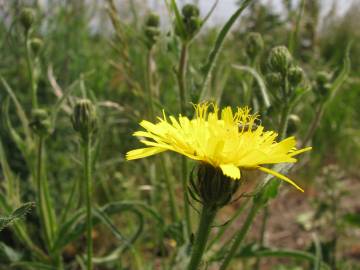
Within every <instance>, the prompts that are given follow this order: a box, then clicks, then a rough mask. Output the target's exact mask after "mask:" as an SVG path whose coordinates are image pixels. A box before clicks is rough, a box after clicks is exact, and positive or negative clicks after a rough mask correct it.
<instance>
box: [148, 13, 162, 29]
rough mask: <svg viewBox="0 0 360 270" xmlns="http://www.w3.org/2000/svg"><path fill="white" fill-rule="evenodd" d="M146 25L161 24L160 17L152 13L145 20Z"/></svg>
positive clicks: (155, 25) (154, 25) (156, 25)
mask: <svg viewBox="0 0 360 270" xmlns="http://www.w3.org/2000/svg"><path fill="white" fill-rule="evenodd" d="M145 26H147V27H159V26H160V17H159V15H158V14H156V13H150V14H149V15H148V17H147V18H146V21H145Z"/></svg>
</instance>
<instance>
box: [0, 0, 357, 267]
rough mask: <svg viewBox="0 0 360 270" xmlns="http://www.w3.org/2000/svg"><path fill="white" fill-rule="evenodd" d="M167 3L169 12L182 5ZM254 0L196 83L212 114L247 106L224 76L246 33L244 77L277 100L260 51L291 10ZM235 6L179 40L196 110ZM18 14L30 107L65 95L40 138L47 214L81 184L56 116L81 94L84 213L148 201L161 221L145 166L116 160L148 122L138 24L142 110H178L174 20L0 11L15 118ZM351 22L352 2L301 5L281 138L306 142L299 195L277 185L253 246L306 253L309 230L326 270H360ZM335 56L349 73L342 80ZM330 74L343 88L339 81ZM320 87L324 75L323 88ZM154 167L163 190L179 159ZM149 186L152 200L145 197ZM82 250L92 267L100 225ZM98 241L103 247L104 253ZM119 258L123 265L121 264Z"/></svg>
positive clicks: (42, 2)
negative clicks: (185, 44)
mask: <svg viewBox="0 0 360 270" xmlns="http://www.w3.org/2000/svg"><path fill="white" fill-rule="evenodd" d="M177 2H178V4H179V6H182V5H183V4H184V3H189V2H191V1H177ZM213 2H214V1H205V0H201V1H193V2H192V3H196V4H199V7H200V14H201V15H200V16H201V17H204V16H206V14H207V12H208V11H209V10H210V9H211V7H212V5H213ZM254 2H255V3H254V4H251V5H250V7H249V8H248V9H247V10H246V11H245V12H244V14H243V15H242V16H241V17H240V19H239V20H238V21H237V22H236V24H235V25H234V27H233V28H232V30H231V33H230V34H229V35H228V36H227V39H226V42H225V44H224V47H223V50H222V52H221V56H220V57H219V60H218V62H217V65H216V67H215V69H214V73H213V77H212V79H211V83H210V86H209V87H210V94H211V95H210V97H211V99H214V100H217V101H218V102H219V103H220V104H221V105H222V106H224V105H231V106H233V107H236V106H242V105H249V104H246V102H245V101H244V100H245V99H244V93H246V89H245V88H246V87H245V86H244V84H243V81H244V80H245V81H249V80H251V79H249V74H247V73H245V72H239V71H236V70H234V69H233V68H232V65H233V64H237V65H243V66H251V65H252V62H251V59H249V55H248V54H247V47H246V46H247V43H246V40H247V36H248V34H249V33H250V32H257V33H260V34H261V36H262V39H263V41H264V48H263V50H262V52H261V55H259V57H258V60H257V64H256V71H257V73H258V74H259V76H260V79H261V80H263V81H264V82H265V84H266V86H267V88H268V91H270V97H273V96H276V93H275V91H276V89H275V88H273V89H272V88H271V87H270V84H271V82H268V81H266V80H267V79H266V78H267V77H266V75H267V74H268V71H267V58H268V55H269V51H270V50H271V48H273V47H275V46H278V45H285V46H288V44H289V39H290V38H291V37H292V35H293V33H294V31H295V24H296V18H297V16H298V14H299V10H300V1H292V0H272V1H271V0H269V1H266V0H264V1H254ZM238 5H239V1H230V0H220V1H219V3H218V5H217V6H216V7H215V10H214V12H213V14H212V15H211V17H210V19H209V20H208V21H207V22H206V25H205V26H204V27H203V28H202V29H201V32H200V33H199V35H197V36H196V38H195V39H194V41H193V42H192V43H191V46H190V49H189V50H190V51H189V67H188V82H187V86H188V101H189V102H190V101H191V102H196V101H197V100H198V98H199V95H200V90H199V85H200V81H201V78H202V75H203V74H202V67H203V65H204V63H205V61H206V59H207V56H208V54H209V52H210V50H211V48H212V46H213V44H214V42H215V40H216V36H217V34H218V32H219V31H220V29H221V27H222V26H223V25H224V24H225V22H226V21H227V20H228V19H229V17H230V16H231V14H232V13H233V12H234V11H235V9H236V8H237V7H238ZM23 7H32V8H34V9H35V10H36V19H35V22H34V26H33V28H32V33H31V35H32V37H36V38H40V39H41V40H42V43H43V45H42V47H41V49H40V51H39V52H38V55H37V58H36V59H37V60H36V70H37V72H38V99H39V103H40V104H41V107H43V108H45V109H51V108H52V106H54V104H55V102H56V101H57V100H58V99H59V98H60V97H61V95H62V94H63V93H64V91H66V89H68V88H69V87H73V88H74V91H73V92H72V94H71V95H72V97H71V98H69V100H68V101H67V103H66V104H65V106H63V108H62V110H61V112H60V113H59V116H58V118H57V122H56V129H55V131H54V133H53V134H52V135H51V137H50V138H49V139H48V141H47V142H48V144H47V147H48V149H47V153H48V154H47V156H46V159H47V160H48V163H47V175H48V178H49V183H50V186H51V190H52V191H51V192H52V198H53V201H55V202H56V203H55V205H56V207H57V208H58V209H61V208H63V206H64V205H65V203H66V194H69V193H70V192H71V188H72V183H73V182H74V181H75V179H78V178H79V175H80V173H81V172H79V171H78V170H77V169H76V166H78V165H79V164H80V161H79V150H78V142H77V138H76V135H75V134H74V132H73V130H72V126H71V122H70V121H69V113H70V112H71V107H72V105H73V102H74V99H72V98H73V97H81V96H87V97H89V98H91V99H92V100H93V101H94V102H96V104H97V107H98V109H99V110H98V111H99V118H100V120H99V122H100V123H101V125H100V128H99V130H98V141H97V147H96V149H97V150H96V151H97V153H96V169H95V178H96V184H95V190H96V192H95V193H96V194H95V198H96V199H95V201H96V203H97V204H99V205H103V204H105V203H107V202H110V201H118V200H130V199H142V200H143V199H144V200H148V198H149V197H150V198H151V199H149V200H150V203H151V204H153V205H155V207H158V208H159V209H160V210H159V211H160V212H162V214H163V215H164V216H165V217H167V216H169V212H168V209H166V208H163V207H161V206H162V205H167V198H165V197H164V196H163V195H161V194H162V192H165V191H164V190H165V186H164V182H163V181H158V179H153V178H154V176H153V175H152V174H151V173H149V175H145V174H144V171H149V170H150V169H151V168H152V167H151V164H150V163H151V160H142V161H139V162H132V163H129V162H125V161H124V155H125V153H126V152H127V151H128V150H130V149H134V148H137V147H138V146H139V143H138V142H137V140H136V139H135V138H133V137H132V136H131V134H132V133H133V132H134V131H135V130H138V122H140V121H141V120H142V119H148V118H149V115H148V108H146V106H143V104H144V102H145V100H146V94H145V90H144V89H145V87H146V86H145V78H146V59H145V54H146V53H145V52H146V43H145V42H144V39H145V36H144V23H145V18H146V16H147V14H148V13H149V12H156V13H159V14H160V22H161V35H160V38H159V40H158V42H157V44H156V46H155V48H154V50H153V58H152V60H151V63H150V69H151V72H152V74H153V75H152V76H153V89H152V91H153V95H154V96H155V98H156V104H155V113H156V115H161V110H162V108H164V109H165V110H166V112H168V113H169V114H175V115H177V114H178V113H179V106H178V102H179V101H178V90H177V84H176V76H175V75H174V68H175V67H176V66H177V63H178V58H179V54H180V46H179V41H178V39H177V38H176V36H175V35H174V33H173V32H174V31H173V30H172V23H173V21H174V19H173V16H172V15H171V14H170V12H169V9H168V7H167V5H166V4H165V2H163V1H155V0H152V1H140V0H107V1H105V0H97V1H96V0H77V1H73V0H63V1H59V0H38V1H35V0H34V1H31V0H29V1H21V0H11V1H6V0H0V18H1V21H0V59H1V61H0V74H1V76H2V77H3V78H4V79H5V80H6V81H7V83H8V84H9V85H10V86H11V88H12V89H13V91H14V92H15V93H16V95H17V98H18V100H19V101H20V103H21V104H22V106H23V108H24V110H25V113H26V114H27V115H30V113H31V94H30V89H29V78H28V73H27V66H26V57H25V46H24V42H25V36H24V29H23V28H22V26H21V25H20V24H19V14H20V11H21V9H22V8H23ZM359 16H360V1H358V0H353V1H349V0H333V1H332V0H323V1H320V0H305V1H304V6H303V13H302V16H301V20H300V22H299V27H298V33H297V35H296V43H295V45H294V46H293V50H292V55H293V58H294V59H295V62H296V63H297V65H299V66H300V67H301V68H302V69H303V70H304V74H305V75H304V80H303V82H302V86H301V87H299V89H300V90H301V91H304V92H306V94H304V95H303V96H302V98H301V99H300V100H299V101H297V105H296V107H295V108H294V111H293V112H292V114H291V115H292V116H291V117H290V118H291V119H290V122H289V128H288V130H287V131H286V132H287V134H288V136H290V135H295V136H296V137H297V138H300V139H299V141H300V142H304V141H305V142H306V145H312V146H313V151H312V152H311V153H309V154H306V155H304V156H303V157H301V158H300V160H301V162H299V164H298V165H297V166H296V167H295V169H294V170H293V171H292V174H291V176H292V177H293V178H294V179H296V180H297V181H298V182H299V183H300V185H301V186H303V187H304V188H305V190H306V192H305V193H304V194H300V193H297V192H296V191H293V190H292V189H291V188H284V190H282V192H280V194H279V196H278V197H277V198H276V199H275V200H273V201H272V202H271V204H270V207H269V213H268V214H267V215H268V216H269V219H268V224H267V231H266V234H265V239H262V242H263V244H264V243H265V244H266V245H268V246H276V247H286V248H293V249H299V250H306V251H314V241H313V240H314V239H313V236H312V235H313V233H316V235H317V236H318V239H319V241H320V243H321V247H322V256H323V258H324V260H325V261H326V262H327V263H329V265H331V266H332V269H339V270H345V269H349V270H350V269H360V201H359V194H360V172H359V167H360V121H359V119H360V20H359ZM347 55H349V58H350V62H351V69H350V70H348V71H346V72H345V71H344V65H346V56H347ZM254 68H255V67H254ZM345 73H346V74H345ZM324 74H325V75H324ZM344 74H345V75H346V76H345V75H344ZM341 76H342V78H343V80H340V79H341V78H340V77H341ZM345 77H346V78H345ZM319 78H320V79H319ZM321 78H325V79H324V80H325V81H322V80H321ZM339 78H340V79H339ZM251 82H252V84H250V87H254V89H255V90H256V89H259V86H258V85H257V84H256V83H254V82H253V81H251ZM322 84H323V85H322ZM325 84H328V85H330V86H329V87H330V88H331V89H336V91H335V90H334V94H330V96H331V97H330V96H329V98H327V97H326V101H325V99H324V97H322V93H320V90H319V89H321V87H322V86H324V85H325ZM328 85H325V86H326V87H328ZM326 87H325V88H326ZM300 90H299V91H300ZM256 91H258V90H256ZM272 100H275V98H272ZM321 102H323V103H324V104H326V106H325V105H324V106H323V107H321V110H322V113H321V119H318V121H317V122H316V126H315V127H316V128H315V129H314V130H313V132H312V133H311V134H310V135H311V137H309V138H307V139H306V140H305V138H306V137H307V135H308V130H309V127H310V126H311V125H312V124H313V122H314V118H315V117H316V115H317V109H318V108H319V106H318V104H320V103H321ZM0 103H1V108H2V112H1V117H2V118H3V116H4V115H6V114H7V115H8V118H9V120H10V121H11V123H12V124H11V125H12V126H13V127H14V128H15V129H20V126H21V123H20V121H19V118H18V117H17V114H16V108H15V106H13V104H10V106H8V105H6V104H7V103H8V94H7V92H6V91H5V88H4V85H1V86H0ZM274 104H275V102H274ZM251 105H253V103H251ZM252 107H254V110H255V111H258V112H260V113H261V115H262V116H263V118H264V119H265V120H263V121H264V122H263V123H264V125H265V126H266V127H267V128H276V127H275V125H274V124H273V123H272V121H271V119H272V115H276V105H274V106H271V107H270V108H266V110H265V109H263V108H262V106H261V104H260V105H259V106H258V107H256V104H255V106H252ZM5 110H8V111H7V112H5ZM266 119H268V120H266ZM0 138H1V142H2V145H3V154H4V153H6V159H7V163H8V165H9V167H10V169H11V171H12V172H13V174H14V175H16V177H17V178H18V179H19V183H20V184H19V185H20V188H19V190H20V191H19V197H20V198H21V201H24V202H25V201H34V191H33V190H32V188H31V185H30V184H29V183H28V179H29V177H30V170H29V168H28V167H27V165H26V162H25V159H24V156H23V153H22V152H21V149H19V147H18V146H17V145H16V143H14V141H13V139H12V137H11V134H10V132H9V127H8V123H6V121H2V123H0ZM166 157H167V158H166V160H167V162H168V163H169V164H167V166H169V168H170V171H171V172H172V175H173V178H174V181H175V182H176V181H177V179H176V177H175V176H176V175H179V170H180V169H179V166H177V165H176V164H178V163H179V159H177V158H176V157H174V156H172V155H167V156H166ZM2 166H4V163H3V164H2ZM149 168H150V169H149ZM3 178H4V167H2V169H0V180H3ZM176 183H178V182H176ZM176 187H177V191H179V192H181V185H180V183H178V184H177V185H176ZM154 189H157V190H160V192H156V193H155V194H153V190H154ZM161 191H162V192H161ZM181 198H182V197H181V196H180V195H178V196H177V199H178V200H179V201H180V200H181ZM79 200H81V198H79ZM238 206H239V205H237V204H235V205H231V206H229V207H227V208H226V211H224V212H223V213H222V215H221V216H220V217H219V219H221V220H222V221H224V222H225V221H226V216H227V215H229V214H231V213H233V212H234V209H236V207H238ZM195 214H196V213H195ZM195 214H194V215H195ZM34 215H35V214H30V215H29V217H28V220H27V221H28V222H29V224H34V227H35V228H36V224H37V221H36V217H35V216H34ZM129 219H130V221H129V222H127V221H124V218H123V216H122V217H121V218H119V220H117V219H115V221H116V222H117V223H118V224H119V226H122V227H125V228H126V230H127V231H128V232H131V231H132V230H133V224H132V221H131V218H129ZM241 222H242V220H241V219H240V220H239V221H238V222H237V223H235V224H234V226H233V228H232V230H236V228H238V226H239V224H241ZM219 223H221V221H219ZM153 226H154V224H153V223H151V222H149V224H147V225H146V233H145V234H144V235H143V236H142V237H141V238H140V239H139V240H138V242H137V243H136V246H137V248H138V249H139V250H140V252H141V253H140V254H142V255H141V257H143V258H144V260H145V261H146V260H147V259H148V260H150V261H151V262H152V263H151V267H154V269H157V268H156V265H158V262H159V261H161V259H162V256H165V255H164V254H161V252H160V251H159V243H158V242H157V241H154V240H153V239H152V238H151V237H152V234H151V232H152V231H153ZM169 227H171V226H169ZM261 227H262V216H261V215H259V217H258V219H257V220H256V222H255V224H254V226H253V228H252V230H251V233H250V237H249V238H248V239H247V244H248V247H251V245H252V244H253V243H255V242H256V240H259V237H260V236H259V235H260V232H261ZM171 228H172V227H171ZM171 228H170V229H169V230H168V231H167V233H168V236H167V237H165V238H166V239H165V240H164V241H165V242H166V243H165V244H164V245H165V246H166V249H168V250H170V252H171V250H172V249H173V248H174V247H173V246H172V244H171V243H173V242H171V241H170V240H172V239H175V238H176V237H175V236H174V235H172V231H171ZM33 230H34V229H33ZM94 239H95V251H96V254H98V255H99V256H100V255H102V254H105V253H106V252H107V251H108V250H109V249H111V248H112V247H113V246H114V245H115V243H114V241H115V240H114V239H112V238H111V236H110V234H109V232H107V231H106V229H105V228H103V227H101V226H99V227H98V228H97V229H96V231H95V232H94ZM103 239H107V241H106V243H104V241H103ZM0 241H1V242H3V243H5V244H6V245H7V246H12V247H14V249H16V248H18V247H19V246H21V245H19V244H18V243H17V242H16V240H15V239H14V237H13V236H12V234H11V233H7V234H1V235H0ZM81 241H83V239H82V240H80V241H79V242H77V243H72V244H69V245H68V246H67V247H66V250H65V251H64V254H65V255H64V257H65V258H66V260H68V261H72V260H74V258H75V255H76V254H77V253H78V252H80V251H82V245H81V243H83V242H81ZM169 243H170V244H169ZM0 251H1V250H0ZM2 256H3V257H2V259H3V260H7V259H5V257H6V256H5V255H2ZM128 257H131V256H130V255H128ZM128 257H126V258H127V260H129V261H130V259H129V258H128ZM0 258H1V257H0ZM154 258H155V259H154ZM0 262H1V259H0ZM127 263H128V264H129V265H130V266H129V267H131V263H129V262H128V261H126V262H125V264H127ZM259 263H260V266H258V267H260V268H259V269H264V270H266V269H276V270H286V269H288V270H298V269H310V268H308V267H309V266H304V265H302V264H301V263H298V262H296V261H295V262H294V261H293V260H289V259H276V258H266V259H262V260H261V262H259ZM4 265H6V263H5V264H4ZM253 265H254V262H253V261H252V260H251V259H249V260H248V261H246V262H245V263H244V264H243V266H242V267H243V269H254V268H252V267H253ZM4 269H5V268H4ZM74 269H77V268H74ZM99 269H125V268H113V264H111V263H110V264H109V265H107V266H104V268H99ZM127 269H132V268H127ZM149 269H152V268H149ZM214 269H216V268H214ZM234 269H238V268H234Z"/></svg>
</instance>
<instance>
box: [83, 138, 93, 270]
mask: <svg viewBox="0 0 360 270" xmlns="http://www.w3.org/2000/svg"><path fill="white" fill-rule="evenodd" d="M83 151H84V180H85V186H86V188H85V189H86V246H87V270H92V269H93V265H92V254H93V241H92V211H91V197H92V196H91V195H92V179H91V136H90V135H89V136H87V138H85V139H84V142H83Z"/></svg>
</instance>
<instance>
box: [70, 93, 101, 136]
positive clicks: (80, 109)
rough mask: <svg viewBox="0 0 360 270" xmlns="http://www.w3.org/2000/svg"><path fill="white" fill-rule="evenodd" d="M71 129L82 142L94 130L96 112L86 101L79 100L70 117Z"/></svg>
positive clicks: (89, 102)
mask: <svg viewBox="0 0 360 270" xmlns="http://www.w3.org/2000/svg"><path fill="white" fill-rule="evenodd" d="M71 121H72V124H73V128H74V130H75V131H77V132H79V133H80V136H81V138H82V139H83V140H87V139H88V138H89V137H90V136H91V135H92V134H93V133H94V131H95V130H96V124H97V123H96V111H95V107H94V105H93V104H92V103H91V101H90V100H88V99H81V100H79V101H78V102H77V103H76V105H75V107H74V111H73V115H72V117H71Z"/></svg>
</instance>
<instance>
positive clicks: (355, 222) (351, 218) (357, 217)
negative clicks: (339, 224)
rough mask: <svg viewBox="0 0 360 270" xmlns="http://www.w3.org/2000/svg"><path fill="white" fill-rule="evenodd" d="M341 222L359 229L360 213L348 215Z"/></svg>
mask: <svg viewBox="0 0 360 270" xmlns="http://www.w3.org/2000/svg"><path fill="white" fill-rule="evenodd" d="M343 220H344V221H345V222H346V223H347V224H349V225H351V226H354V227H358V228H360V213H348V214H346V215H345V216H344V217H343Z"/></svg>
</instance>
